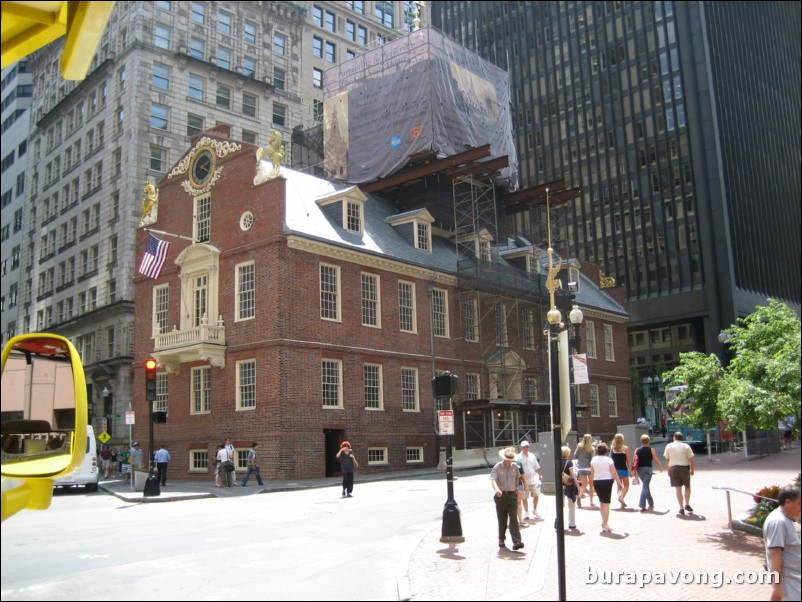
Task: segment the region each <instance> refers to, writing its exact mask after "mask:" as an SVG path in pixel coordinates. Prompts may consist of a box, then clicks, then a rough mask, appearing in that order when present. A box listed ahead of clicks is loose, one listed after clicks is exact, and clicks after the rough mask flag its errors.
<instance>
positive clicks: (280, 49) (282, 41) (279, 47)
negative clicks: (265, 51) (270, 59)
mask: <svg viewBox="0 0 802 602" xmlns="http://www.w3.org/2000/svg"><path fill="white" fill-rule="evenodd" d="M286 51H287V38H286V36H283V35H282V34H280V33H274V34H273V53H274V54H277V55H279V56H284V53H285V52H286Z"/></svg>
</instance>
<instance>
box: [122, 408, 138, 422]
mask: <svg viewBox="0 0 802 602" xmlns="http://www.w3.org/2000/svg"><path fill="white" fill-rule="evenodd" d="M125 424H127V425H132V424H136V419H135V416H134V411H133V410H126V411H125Z"/></svg>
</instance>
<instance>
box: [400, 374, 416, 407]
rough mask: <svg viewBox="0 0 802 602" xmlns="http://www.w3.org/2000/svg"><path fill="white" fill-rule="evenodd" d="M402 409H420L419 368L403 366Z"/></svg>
mask: <svg viewBox="0 0 802 602" xmlns="http://www.w3.org/2000/svg"><path fill="white" fill-rule="evenodd" d="M401 409H402V410H404V411H407V412H417V411H418V409H419V408H418V369H417V368H401Z"/></svg>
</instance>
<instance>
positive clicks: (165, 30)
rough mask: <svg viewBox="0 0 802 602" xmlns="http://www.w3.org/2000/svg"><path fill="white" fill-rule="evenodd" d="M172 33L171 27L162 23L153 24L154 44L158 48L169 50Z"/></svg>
mask: <svg viewBox="0 0 802 602" xmlns="http://www.w3.org/2000/svg"><path fill="white" fill-rule="evenodd" d="M171 34H172V31H171V29H170V28H169V27H167V26H166V25H162V24H161V23H156V24H155V25H154V26H153V45H154V46H156V48H164V49H165V50H169V49H170V36H171Z"/></svg>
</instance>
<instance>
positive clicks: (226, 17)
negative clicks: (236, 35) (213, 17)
mask: <svg viewBox="0 0 802 602" xmlns="http://www.w3.org/2000/svg"><path fill="white" fill-rule="evenodd" d="M231 21H232V16H231V15H230V14H228V13H224V12H222V11H221V12H220V14H219V15H218V16H217V31H219V32H220V33H224V34H226V35H230V34H231Z"/></svg>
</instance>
